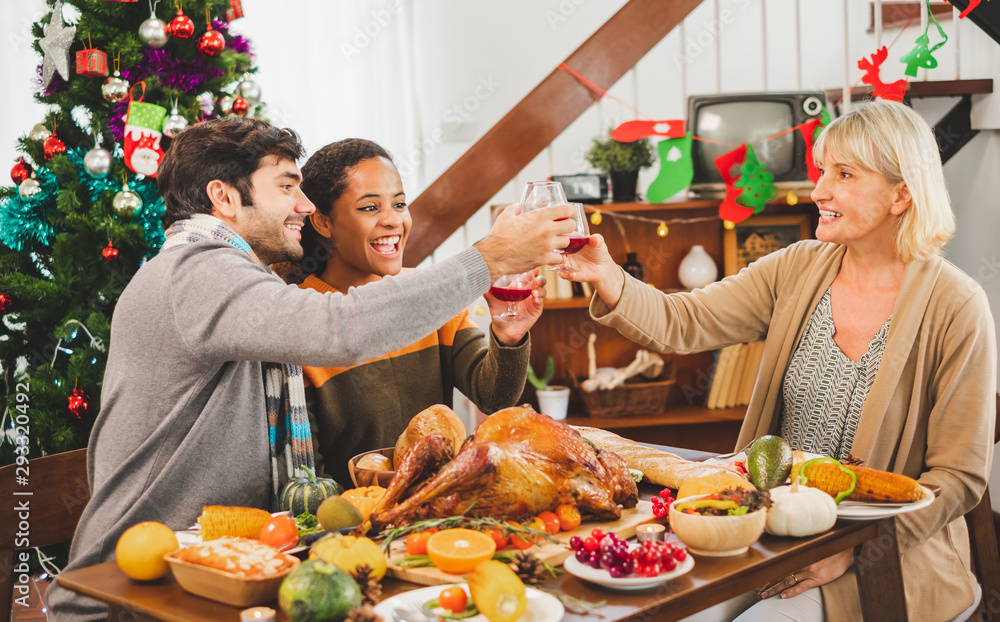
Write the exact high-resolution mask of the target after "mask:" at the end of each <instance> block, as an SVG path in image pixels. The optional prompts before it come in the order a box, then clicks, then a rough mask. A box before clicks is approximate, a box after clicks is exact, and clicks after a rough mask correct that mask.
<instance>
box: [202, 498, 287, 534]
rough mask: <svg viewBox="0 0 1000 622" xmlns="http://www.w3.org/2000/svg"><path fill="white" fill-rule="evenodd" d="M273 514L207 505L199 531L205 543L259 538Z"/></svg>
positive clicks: (255, 509) (253, 509)
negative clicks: (220, 539) (223, 539)
mask: <svg viewBox="0 0 1000 622" xmlns="http://www.w3.org/2000/svg"><path fill="white" fill-rule="evenodd" d="M270 518H271V514H270V513H269V512H267V511H265V510H259V509H257V508H240V507H228V506H224V505H206V506H204V507H203V508H202V509H201V516H199V517H198V531H199V533H200V534H201V539H202V540H204V541H207V540H215V539H216V538H223V537H231V538H259V537H260V531H261V529H263V528H264V523H266V522H267V521H268V519H270Z"/></svg>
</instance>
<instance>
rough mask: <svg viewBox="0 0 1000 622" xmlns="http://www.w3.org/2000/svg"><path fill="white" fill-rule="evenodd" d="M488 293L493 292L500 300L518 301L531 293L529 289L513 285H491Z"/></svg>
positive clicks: (525, 298)
mask: <svg viewBox="0 0 1000 622" xmlns="http://www.w3.org/2000/svg"><path fill="white" fill-rule="evenodd" d="M490 293H491V294H493V296H494V297H496V299H497V300H502V301H504V302H518V301H521V300H527V299H528V296H530V295H531V290H530V289H517V288H514V287H491V288H490Z"/></svg>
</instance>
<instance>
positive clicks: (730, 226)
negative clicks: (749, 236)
mask: <svg viewBox="0 0 1000 622" xmlns="http://www.w3.org/2000/svg"><path fill="white" fill-rule="evenodd" d="M722 226H723V227H725V228H726V231H732V230H733V229H735V228H736V223H735V222H733V221H731V220H724V221H722Z"/></svg>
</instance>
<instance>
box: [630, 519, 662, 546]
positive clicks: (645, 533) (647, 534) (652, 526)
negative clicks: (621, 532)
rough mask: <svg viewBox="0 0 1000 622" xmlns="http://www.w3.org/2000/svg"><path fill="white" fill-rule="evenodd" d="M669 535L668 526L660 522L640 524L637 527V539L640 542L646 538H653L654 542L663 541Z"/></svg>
mask: <svg viewBox="0 0 1000 622" xmlns="http://www.w3.org/2000/svg"><path fill="white" fill-rule="evenodd" d="M666 535H667V528H666V527H664V526H663V525H660V524H659V523H649V524H648V525H639V526H638V527H636V528H635V539H636V540H638V541H639V542H645V541H646V540H652V541H654V542H659V541H662V540H663V539H664V538H665V537H666Z"/></svg>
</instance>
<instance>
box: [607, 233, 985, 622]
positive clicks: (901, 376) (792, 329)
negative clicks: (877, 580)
mask: <svg viewBox="0 0 1000 622" xmlns="http://www.w3.org/2000/svg"><path fill="white" fill-rule="evenodd" d="M843 254H844V248H843V247H841V246H837V245H833V244H828V243H824V242H819V241H816V240H808V241H804V242H799V243H797V244H793V245H792V246H790V247H788V248H786V249H783V250H781V251H778V252H775V253H772V254H771V255H768V256H766V257H763V258H761V259H758V260H757V261H755V262H754V263H753V264H751V265H750V266H749V267H748V268H745V269H743V270H742V271H741V272H740V273H739V274H737V275H735V276H731V277H728V278H726V279H723V280H722V281H719V282H717V283H713V284H711V285H709V286H707V287H705V288H703V289H700V290H695V291H694V292H691V293H680V294H671V295H664V294H662V293H661V292H659V291H658V290H656V289H654V288H652V287H648V286H646V285H643V284H642V283H640V282H639V281H636V280H635V279H632V278H630V277H628V276H627V275H626V277H625V288H624V290H623V291H622V296H621V300H620V301H619V302H618V305H617V306H616V308H615V309H614V310H611V309H609V308H608V307H607V305H606V304H604V301H603V300H601V299H600V298H598V297H596V296H595V298H594V300H593V301H592V302H591V307H590V311H591V315H592V317H593V318H594V319H596V320H598V321H599V322H601V323H603V324H606V325H608V326H612V327H614V328H616V329H617V330H618V331H619V332H621V333H622V334H623V335H624V336H626V337H628V338H629V339H632V340H634V341H636V342H638V343H640V344H642V345H643V346H645V347H647V348H651V349H655V350H658V351H660V352H665V353H678V354H687V353H691V352H700V351H704V350H714V349H718V348H722V347H724V346H728V345H732V344H736V343H744V342H750V341H758V340H760V339H764V338H766V340H767V341H766V345H765V348H764V354H763V358H762V360H761V365H760V372H759V374H758V376H757V379H756V381H755V383H754V390H753V396H752V398H751V399H750V404H749V406H748V407H747V413H746V418H745V420H744V422H743V428H742V430H741V431H740V436H739V440H738V441H737V447H738V448H739V447H744V446H746V445H747V444H748V443H750V441H752V440H753V439H754V438H757V437H759V436H762V435H764V434H774V433H775V432H776V430H777V425H778V413H779V412H780V399H781V383H782V379H783V377H784V374H785V370H786V369H787V368H788V364H789V361H790V359H791V356H792V354H793V352H794V349H795V347H796V346H797V344H798V342H799V339H800V338H801V336H802V332H803V330H804V329H805V326H806V322H807V321H808V320H809V316H810V315H811V314H812V312H813V310H814V309H815V308H816V305H817V304H818V303H819V301H820V299H821V298H822V297H823V294H824V293H825V292H826V290H827V288H828V287H829V286H830V284H831V283H832V282H833V280H834V277H836V275H837V272H838V270H839V269H840V262H841V258H842V257H843ZM996 346H997V344H996V335H995V328H994V326H993V317H992V315H991V313H990V309H989V303H988V302H987V299H986V294H985V293H984V292H983V290H982V288H981V287H980V286H979V284H978V283H976V282H975V281H973V280H972V279H971V278H969V277H968V276H967V275H965V274H964V273H962V272H961V271H960V270H958V269H957V268H956V267H955V266H953V265H951V264H950V263H948V262H947V261H945V260H943V259H941V258H939V257H933V258H931V259H928V260H926V261H919V262H913V263H909V264H907V266H906V269H905V271H904V273H903V282H902V284H901V285H900V288H899V294H898V296H897V298H896V305H895V307H894V308H893V313H892V323H891V324H890V327H889V337H888V342H887V344H886V348H885V352H884V354H883V356H882V360H881V363H880V364H879V368H878V373H877V374H876V377H875V382H874V384H873V386H872V388H871V390H870V392H869V394H868V398H867V401H866V402H865V406H864V409H863V410H862V413H861V419H860V421H859V423H858V430H857V434H856V435H855V438H854V444H853V446H852V448H851V453H853V454H854V455H855V456H857V457H859V458H862V459H864V461H865V464H866V465H868V466H871V467H874V468H877V469H884V470H889V471H893V472H897V473H905V474H906V475H909V476H910V477H913V478H917V479H919V481H920V482H921V483H923V484H934V485H937V486H940V488H941V496H940V497H939V498H938V499H937V500H936V501H935V502H934V503H933V504H931V505H930V506H929V507H927V508H926V509H923V510H919V511H917V512H912V513H908V514H903V515H900V516H899V517H897V518H896V528H897V539H898V541H899V547H900V552H901V553H902V565H903V581H904V585H905V588H906V599H907V609H908V613H909V616H910V619H916V620H948V619H951V618H952V617H954V616H956V615H958V614H959V613H961V612H962V611H963V610H964V609H965V608H967V607H969V606H970V605H971V604H972V602H973V599H974V592H975V586H976V579H975V576H974V575H973V574H972V572H971V570H970V555H969V540H968V532H967V530H966V526H965V521H964V520H963V518H962V517H963V515H964V514H965V513H966V512H968V511H969V510H970V509H972V508H973V507H974V506H975V505H976V503H977V502H978V501H979V498H980V497H981V496H982V494H983V491H984V490H985V488H986V484H987V480H988V477H989V470H990V465H991V463H992V457H993V431H994V430H993V428H994V421H995V416H996V413H995V410H996V401H995V400H996V398H995V393H996V377H997V347H996ZM857 563H862V562H860V561H859V562H857ZM775 578H777V577H775ZM823 597H824V603H825V608H826V616H827V619H828V620H831V621H838V620H859V619H861V610H860V601H859V597H858V590H857V579H856V574H855V572H854V569H853V568H852V569H851V570H849V571H848V572H847V573H846V574H845V575H844V576H842V577H841V578H840V579H837V580H836V581H833V582H831V583H830V584H828V585H826V586H824V587H823ZM984 597H988V595H984Z"/></svg>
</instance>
